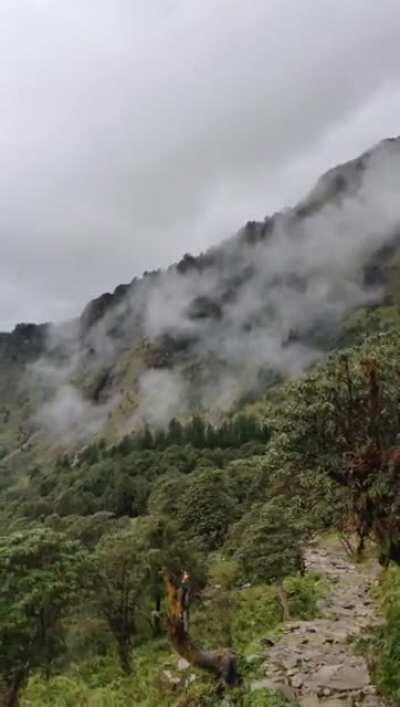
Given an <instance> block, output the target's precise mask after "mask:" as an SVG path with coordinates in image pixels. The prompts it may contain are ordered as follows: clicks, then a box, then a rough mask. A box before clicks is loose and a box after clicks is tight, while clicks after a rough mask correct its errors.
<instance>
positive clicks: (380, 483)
mask: <svg viewBox="0 0 400 707" xmlns="http://www.w3.org/2000/svg"><path fill="white" fill-rule="evenodd" d="M399 353H400V335H399V334H398V333H397V332H392V333H387V334H381V335H378V336H372V337H370V338H369V339H367V341H366V342H365V343H364V344H363V345H361V346H359V347H356V348H354V349H353V350H351V351H349V352H346V353H343V354H338V355H335V356H332V357H331V358H330V359H329V360H328V361H327V363H326V364H325V365H324V366H321V367H319V368H317V369H315V371H313V372H312V373H311V374H309V375H308V376H306V377H305V378H304V379H302V380H300V381H296V382H295V383H293V384H291V385H289V386H288V387H287V389H286V399H285V401H284V404H283V405H282V407H281V409H280V411H279V412H278V415H276V417H275V426H276V432H277V434H276V440H277V442H276V444H275V449H274V454H275V455H276V456H278V455H279V456H280V463H281V464H282V462H283V464H284V468H285V470H286V474H287V475H288V476H289V474H290V475H291V476H292V478H296V483H297V484H299V483H300V484H301V479H302V476H303V477H304V472H307V470H311V472H312V473H315V472H318V473H322V474H324V475H325V476H326V478H328V479H330V480H331V482H332V483H333V484H335V485H336V488H337V489H338V491H337V494H336V496H337V500H340V505H338V504H336V506H337V508H339V509H341V512H342V518H341V519H340V518H338V517H337V518H334V517H332V516H331V521H332V520H335V521H336V522H337V523H339V524H340V523H341V524H342V526H343V527H344V528H349V529H352V530H356V531H357V533H358V534H359V537H360V541H361V544H360V548H362V542H363V540H364V538H365V537H366V536H367V535H368V534H369V533H371V532H373V533H374V535H375V538H376V539H377V540H378V542H379V544H380V545H381V548H382V556H383V561H389V560H391V559H392V560H395V561H397V562H400V513H399V510H400V463H399V462H400V453H399V452H400V448H399V447H398V442H397V435H398V433H399V430H400V412H399V410H400V406H399V403H400V393H399V390H400V367H399V363H398V361H399ZM321 500H322V499H321ZM320 508H322V506H320Z"/></svg>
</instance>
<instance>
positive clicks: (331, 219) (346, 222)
mask: <svg viewBox="0 0 400 707" xmlns="http://www.w3.org/2000/svg"><path fill="white" fill-rule="evenodd" d="M399 175H400V138H397V139H389V140H385V141H383V142H381V143H379V144H378V145H377V146H376V147H374V148H373V149H371V150H370V151H368V152H366V153H365V154H363V155H361V156H360V157H358V158H356V159H355V160H352V161H350V162H348V163H346V164H343V165H339V166H338V167H335V168H334V169H332V170H330V171H329V172H327V173H326V174H325V175H324V176H322V177H321V179H320V180H319V181H318V183H317V184H316V186H315V188H314V189H313V190H312V191H311V193H310V194H309V195H308V196H307V197H306V198H305V199H304V200H303V201H301V202H300V203H299V204H298V205H297V206H296V207H294V208H293V209H288V210H285V211H283V212H281V213H277V214H275V215H273V216H272V217H267V218H266V219H265V220H264V221H262V222H249V223H247V224H246V226H245V227H244V228H243V229H241V231H239V233H238V234H237V235H236V236H234V237H232V238H230V239H228V240H226V241H224V242H223V243H221V245H219V246H218V247H215V248H212V249H210V250H209V251H207V252H206V253H204V254H201V255H200V256H198V257H193V256H191V255H185V256H184V257H183V259H182V260H181V261H180V262H179V263H178V264H176V265H173V266H171V267H170V268H169V269H168V270H167V271H155V272H152V273H145V275H144V276H143V277H142V278H141V279H137V278H135V279H134V280H133V281H132V282H131V283H130V284H129V285H120V286H119V287H117V289H116V290H115V291H114V293H113V294H109V293H107V294H104V295H102V296H101V297H99V298H97V299H96V300H94V301H92V302H90V303H89V304H88V305H87V306H86V308H85V309H84V311H83V312H82V314H81V316H80V317H79V318H77V319H76V320H73V321H70V322H67V323H65V324H62V325H50V324H48V325H40V326H35V325H18V326H17V327H16V329H15V330H14V332H12V333H11V334H1V335H0V394H1V402H2V408H1V415H2V416H1V418H0V448H1V449H2V450H3V451H2V455H3V457H4V459H6V460H8V462H12V466H13V467H15V468H17V467H18V466H19V464H20V463H22V462H23V460H24V454H22V456H21V455H20V454H16V455H15V453H14V452H15V450H16V449H17V450H18V449H19V450H20V449H21V446H22V450H23V453H25V452H28V453H29V454H31V455H32V454H33V456H35V454H39V453H40V454H45V453H53V452H52V451H50V450H51V449H53V448H54V447H56V448H60V449H62V448H65V447H69V446H71V445H72V446H73V445H76V444H79V445H82V440H85V439H88V438H91V437H92V436H93V435H96V434H101V435H102V436H105V437H106V438H108V439H109V440H112V439H115V438H118V437H121V436H122V435H123V434H125V433H126V432H127V431H130V430H131V429H133V428H135V427H140V426H142V425H143V424H144V422H147V423H149V424H150V425H151V426H154V427H165V426H166V425H167V424H168V422H169V420H170V419H171V418H172V417H176V416H177V417H181V418H182V419H185V418H186V417H187V416H188V415H190V414H191V413H193V411H202V412H203V413H205V414H206V415H207V416H208V417H209V418H210V419H211V421H218V420H220V419H222V418H223V416H224V415H225V414H227V413H229V412H231V411H235V410H238V409H240V407H241V406H242V405H243V404H244V403H245V402H246V401H251V400H255V399H257V397H258V396H259V395H260V394H261V393H262V392H263V391H265V390H266V389H267V388H268V386H270V385H272V384H274V383H276V382H277V381H279V380H280V379H281V378H283V377H286V376H288V375H292V374H294V373H296V372H299V371H301V370H302V369H304V368H305V367H307V366H309V365H310V364H311V363H312V362H313V361H315V360H316V359H317V358H318V357H319V356H321V355H322V354H323V353H324V352H325V351H327V350H329V349H330V348H332V347H334V346H337V345H338V344H340V342H341V341H346V340H348V339H349V337H350V339H351V337H354V336H357V333H358V332H359V331H362V330H363V329H364V328H365V326H367V324H366V319H367V320H368V326H369V325H370V324H371V322H372V324H371V326H372V327H378V328H379V326H380V325H381V321H380V319H379V318H380V317H381V315H382V319H383V320H384V319H385V318H386V319H389V320H390V321H397V317H398V307H397V304H398V301H399V300H398V293H399V289H398V288H399V279H398V262H399V260H398V244H399V242H400V205H399V203H400V202H399V200H398V195H397V189H398V187H397V184H398V177H399ZM377 312H379V314H377ZM349 317H350V319H349ZM373 317H375V320H376V318H377V317H378V319H379V321H378V323H377V322H376V321H375V320H374V321H373V320H372V318H373ZM360 322H362V324H360ZM29 440H30V441H29ZM46 450H47V451H46ZM10 455H11V456H10ZM4 459H3V466H4Z"/></svg>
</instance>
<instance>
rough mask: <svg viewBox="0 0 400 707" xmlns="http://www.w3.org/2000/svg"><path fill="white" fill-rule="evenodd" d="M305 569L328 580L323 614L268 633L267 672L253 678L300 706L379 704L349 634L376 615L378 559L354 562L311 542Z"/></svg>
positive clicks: (375, 621) (256, 685)
mask: <svg viewBox="0 0 400 707" xmlns="http://www.w3.org/2000/svg"><path fill="white" fill-rule="evenodd" d="M306 565H307V569H308V570H310V571H312V572H317V573H318V574H320V575H321V577H325V578H326V579H327V580H328V585H329V587H330V591H328V592H327V596H326V598H325V599H323V600H322V601H321V602H320V610H321V618H318V619H316V620H312V621H296V622H290V621H289V622H288V623H286V625H285V629H284V632H283V634H282V635H281V636H280V637H279V639H277V640H276V641H275V640H274V639H271V641H270V642H269V643H270V645H269V647H268V650H267V653H266V661H265V663H264V668H265V671H266V676H267V677H266V678H265V679H264V680H259V681H257V682H255V683H253V686H252V687H253V689H258V688H260V687H265V688H270V689H274V690H278V691H279V692H281V693H283V695H285V696H286V697H287V698H289V699H290V700H291V701H293V702H294V703H295V704H298V705H299V706H300V707H318V706H319V705H321V706H324V707H351V706H353V707H354V706H358V705H360V706H363V707H380V706H383V705H384V704H385V702H384V701H383V700H382V699H381V698H380V697H379V696H378V695H377V694H376V690H375V687H374V686H373V684H372V682H371V678H370V675H369V672H368V667H367V664H366V661H365V659H364V658H363V657H361V656H358V655H355V653H354V651H353V649H352V639H354V638H356V637H357V636H359V635H360V634H365V633H366V632H368V629H369V628H371V627H373V626H374V625H375V626H376V625H377V624H378V623H379V621H380V619H379V616H378V615H377V612H376V607H375V605H374V602H373V600H372V599H371V596H370V589H371V588H372V587H373V586H374V584H375V583H376V581H377V580H376V578H377V575H378V572H379V567H378V566H377V564H373V563H367V564H361V565H356V564H354V563H353V562H351V561H350V560H349V559H348V558H347V557H346V555H345V553H344V551H342V550H341V549H340V548H334V549H321V548H320V547H317V546H315V547H312V548H309V550H308V552H307V556H306Z"/></svg>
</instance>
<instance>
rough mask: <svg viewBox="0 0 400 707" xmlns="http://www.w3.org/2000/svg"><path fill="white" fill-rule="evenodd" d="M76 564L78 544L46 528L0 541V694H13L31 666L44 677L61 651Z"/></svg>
mask: <svg viewBox="0 0 400 707" xmlns="http://www.w3.org/2000/svg"><path fill="white" fill-rule="evenodd" d="M82 566H83V555H82V552H81V549H80V546H79V545H78V544H77V543H76V542H73V541H70V540H68V539H67V538H66V537H65V536H64V535H61V534H59V533H56V532H54V531H52V530H51V529H49V528H46V529H45V528H33V529H31V530H28V531H26V532H23V533H15V534H13V535H10V536H9V537H8V538H1V539H0V675H1V679H2V681H3V688H4V690H5V692H6V693H8V694H11V693H12V692H15V694H16V695H18V693H19V690H20V689H21V687H22V686H23V685H24V683H25V682H26V680H27V678H28V676H29V674H30V672H31V671H32V670H34V669H35V668H39V669H41V670H44V671H45V672H46V673H49V672H50V670H51V667H52V664H53V662H54V660H55V659H56V658H57V657H58V656H59V655H60V654H61V653H62V652H63V650H64V643H63V636H64V632H63V624H62V620H63V618H64V616H65V614H66V612H67V610H68V609H69V608H70V607H71V606H72V605H73V603H74V602H75V601H76V599H77V596H78V590H79V587H80V573H81V571H82ZM4 699H5V698H4ZM4 704H8V702H7V701H6V700H5V702H4ZM10 704H13V703H12V702H11V701H10ZM15 704H17V702H15Z"/></svg>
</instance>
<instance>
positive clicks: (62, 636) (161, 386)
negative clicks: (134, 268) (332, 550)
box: [0, 139, 400, 707]
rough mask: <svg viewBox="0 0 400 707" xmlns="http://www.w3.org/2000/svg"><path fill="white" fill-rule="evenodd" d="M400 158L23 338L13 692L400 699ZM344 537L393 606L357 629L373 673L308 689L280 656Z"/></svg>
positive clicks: (7, 384) (5, 598)
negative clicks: (275, 660)
mask: <svg viewBox="0 0 400 707" xmlns="http://www.w3.org/2000/svg"><path fill="white" fill-rule="evenodd" d="M399 173H400V141H399V139H397V140H389V141H384V142H383V143H380V144H379V145H378V146H377V147H376V148H374V149H373V150H371V151H370V152H368V153H366V154H364V155H362V156H361V157H359V158H357V159H355V160H354V161H352V162H350V163H347V164H345V165H342V166H339V167H337V168H335V169H333V170H331V171H330V172H328V173H327V174H326V175H324V176H323V177H322V178H321V180H320V181H319V182H318V184H317V186H316V187H315V189H314V190H313V191H312V192H311V194H310V195H309V196H308V197H307V198H306V199H305V200H304V201H303V202H301V203H300V204H299V205H298V206H297V207H295V208H294V209H290V210H287V211H285V212H283V213H280V214H276V215H274V216H272V217H270V218H266V219H265V221H264V222H262V223H255V222H251V223H248V224H247V225H246V226H245V228H244V229H242V230H241V231H240V232H239V234H237V235H236V236H234V237H233V238H231V239H229V240H227V241H225V242H223V243H222V244H221V245H220V246H219V247H218V248H215V249H212V250H210V251H209V252H207V253H205V254H203V255H200V256H198V257H193V256H189V255H187V256H185V257H184V258H183V260H182V261H181V262H180V263H178V264H177V265H174V266H172V267H171V268H170V269H169V270H167V271H165V272H161V271H160V272H155V273H147V274H145V276H144V277H143V278H142V279H140V280H139V279H135V280H134V281H133V282H132V283H131V284H130V285H126V286H120V287H119V288H117V290H116V291H115V293H114V294H113V295H103V296H102V297H100V298H99V299H98V300H95V301H94V302H92V303H90V304H89V305H88V306H87V307H86V309H85V311H84V312H83V314H82V315H81V317H80V318H78V319H76V320H74V321H70V322H67V323H65V324H63V325H50V324H47V325H41V326H35V325H18V326H17V327H16V329H15V331H14V332H13V333H11V334H1V335H0V395H1V399H0V453H1V460H0V495H1V502H2V503H1V510H0V528H1V537H0V580H1V589H0V699H1V700H2V704H4V705H5V706H6V707H15V706H16V705H19V704H21V705H22V706H23V707H28V705H30V706H32V707H39V705H40V706H44V707H45V706H47V705H49V706H50V705H55V706H59V707H61V706H62V705H63V706H64V705H68V706H71V707H73V706H74V707H75V706H78V705H82V706H83V705H88V706H90V707H95V706H102V707H113V705H115V706H117V705H118V707H123V706H124V707H125V706H126V707H129V706H132V707H133V706H134V705H135V706H136V705H142V706H143V707H145V706H148V707H153V706H154V707H156V706H158V705H160V706H162V705H171V706H172V705H174V706H175V705H176V706H177V707H178V706H179V707H189V706H190V707H197V706H198V707H201V706H203V705H204V706H205V705H210V706H212V705H219V704H221V705H237V706H239V705H240V706H244V707H262V706H263V705H266V706H267V707H268V706H269V707H281V706H283V705H284V704H287V703H288V702H289V703H290V701H292V703H293V700H298V703H299V704H301V705H303V706H304V707H307V705H316V704H320V703H321V704H322V703H324V702H325V703H326V704H327V707H328V701H329V700H330V699H333V698H335V699H336V697H338V695H339V698H340V695H341V697H342V698H343V699H351V700H353V702H352V704H356V705H362V704H364V705H365V706H367V705H369V706H370V707H373V706H374V707H375V705H376V706H378V705H382V704H385V700H394V703H395V704H396V703H397V702H398V701H399V700H400V680H399V675H400V657H399V650H398V640H399V636H400V589H399V587H400V570H399V569H398V564H399V563H400V444H399V434H400V393H399V391H400V364H399V361H400V329H399V321H400V319H399V315H400V301H399V292H400V290H399V283H400V281H399V276H400V275H399V269H398V263H399V262H400V261H399V252H398V247H399V242H400V208H399V202H398V198H397V193H396V190H397V175H398V174H399ZM332 542H333V543H336V544H337V543H338V542H340V543H341V547H342V552H345V553H347V558H348V560H351V562H352V563H353V564H352V565H351V567H350V565H349V567H350V570H349V571H351V572H355V573H357V572H358V571H360V573H361V574H360V575H359V576H360V577H361V576H364V575H363V574H362V572H366V573H368V571H369V570H368V567H369V565H368V563H374V564H373V567H374V568H375V567H376V566H377V563H378V562H379V563H380V567H381V570H380V572H381V573H382V577H381V575H380V573H379V571H378V570H377V571H376V572H375V569H374V572H375V574H376V577H377V580H376V583H375V585H374V586H373V591H374V592H375V593H374V594H372V595H371V598H367V599H366V602H367V604H366V605H365V606H369V604H368V602H370V603H371V602H375V603H376V607H377V609H376V611H377V613H378V612H379V610H380V611H381V613H382V617H384V618H386V619H387V620H386V623H382V622H381V623H379V621H378V622H376V624H375V625H374V627H373V631H372V632H371V633H370V634H368V636H367V634H366V635H365V636H364V635H360V636H358V645H357V647H355V650H356V648H357V650H358V651H362V653H363V655H364V656H365V661H366V663H365V665H366V664H367V662H368V666H369V669H370V674H371V679H372V680H373V682H374V683H375V688H374V690H372V688H371V690H370V691H369V692H366V691H365V690H364V689H361V688H358V687H357V686H355V687H353V688H352V687H349V688H348V690H347V692H346V694H344V692H343V690H342V692H343V694H341V693H340V690H339V688H337V689H336V688H335V687H333V688H332V689H330V688H329V689H328V688H327V689H328V693H323V692H321V694H319V693H318V694H317V692H318V690H317V691H316V694H315V695H313V697H314V698H315V699H316V700H320V701H317V702H315V700H314V702H307V699H309V695H306V694H304V695H303V694H302V692H301V690H302V689H303V687H302V685H303V683H300V684H299V685H296V684H295V682H296V679H295V678H296V675H297V674H298V673H296V671H295V672H293V673H290V666H289V667H288V672H287V674H285V675H286V677H285V681H286V682H283V683H282V684H280V683H279V681H278V682H276V681H275V683H274V682H273V681H272V682H271V680H269V681H268V680H267V681H265V680H264V679H263V677H264V675H265V670H266V668H265V664H264V663H265V661H267V662H268V660H269V658H268V655H267V647H269V648H271V646H274V645H275V644H276V643H277V641H278V639H279V637H280V635H281V632H282V631H283V630H285V631H286V630H289V632H290V630H291V629H290V628H289V629H283V627H284V625H286V626H290V624H288V622H293V621H311V620H314V619H315V620H318V619H322V618H326V617H325V615H324V613H323V612H324V611H326V607H327V606H328V607H329V606H331V604H332V601H333V600H332V601H331V603H330V604H329V599H327V597H329V596H330V594H331V592H332V591H333V590H332V586H331V584H330V580H329V577H325V576H324V575H323V572H322V573H321V571H320V567H319V566H318V567H317V568H315V567H313V566H310V563H309V562H308V560H307V558H309V556H310V555H309V548H310V544H312V543H319V544H320V545H321V544H322V545H324V543H325V544H327V546H328V547H329V543H332ZM335 547H336V545H335ZM337 562H338V564H339V570H340V561H339V560H338V561H337ZM357 562H358V563H361V564H360V565H359V567H361V569H360V570H354V569H352V568H353V566H355V565H354V563H357ZM363 563H364V564H363ZM327 564H328V570H329V568H330V565H329V563H327ZM311 565H312V563H311ZM335 571H336V570H335ZM328 574H329V572H328ZM375 574H374V577H375ZM357 576H358V575H357ZM371 576H372V574H371ZM338 577H339V579H338ZM338 577H337V578H336V580H335V581H340V572H339V575H338ZM360 581H361V580H360ZM370 584H371V586H372V583H366V585H365V586H366V589H368V588H369V586H370ZM334 591H335V592H336V595H334V596H339V597H342V599H343V597H344V600H346V598H347V600H348V596H347V594H346V593H343V592H342V593H341V590H340V588H339V589H337V588H336V589H334ZM324 602H325V604H324ZM326 602H328V604H326ZM324 607H325V608H324ZM379 607H380V609H379ZM344 608H345V609H346V607H344ZM342 609H343V607H342ZM367 614H368V612H367ZM368 615H369V614H368ZM371 615H372V614H371ZM361 623H362V622H361ZM364 623H365V626H364V624H363V628H365V629H367V628H368V627H367V625H366V624H367V622H364ZM319 625H320V624H319ZM296 630H297V629H296ZM301 630H302V629H301ZM301 630H300V629H299V631H300V633H301ZM305 630H306V629H305ZM283 635H286V634H283ZM345 638H346V641H347V634H346V637H345ZM301 639H302V635H301ZM282 640H283V639H282ZM341 640H342V642H343V641H344V639H341ZM304 645H305V644H304ZM346 650H347V649H346ZM363 660H364V658H363ZM363 665H364V663H363ZM292 667H293V669H294V667H296V666H292ZM363 670H364V672H365V670H366V668H364V667H363ZM297 682H298V681H297ZM311 682H312V681H311ZM293 690H294V691H293ZM339 693H340V694H339ZM375 693H377V694H375ZM343 695H344V696H343ZM396 700H397V702H396ZM331 704H334V703H333V702H332V703H331ZM336 704H337V703H336ZM343 704H350V703H349V702H347V703H345V702H343Z"/></svg>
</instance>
